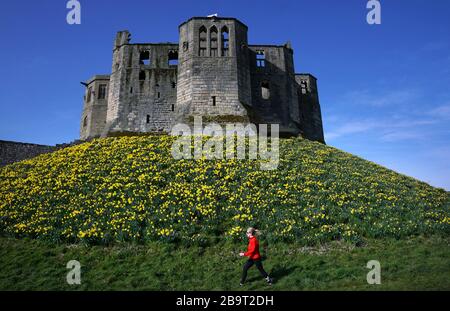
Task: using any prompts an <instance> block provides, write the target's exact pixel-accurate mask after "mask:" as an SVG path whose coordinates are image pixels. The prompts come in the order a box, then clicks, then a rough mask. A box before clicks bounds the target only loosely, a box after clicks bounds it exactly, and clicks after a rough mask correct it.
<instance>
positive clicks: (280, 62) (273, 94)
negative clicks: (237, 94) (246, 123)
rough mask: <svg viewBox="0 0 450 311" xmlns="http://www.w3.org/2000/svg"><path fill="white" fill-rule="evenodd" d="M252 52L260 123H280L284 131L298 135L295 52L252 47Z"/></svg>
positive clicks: (256, 118)
mask: <svg viewBox="0 0 450 311" xmlns="http://www.w3.org/2000/svg"><path fill="white" fill-rule="evenodd" d="M249 49H250V59H251V62H250V72H251V83H252V88H251V90H252V100H253V105H252V107H253V109H254V111H255V120H256V122H257V123H269V124H270V123H279V124H280V131H282V132H286V133H291V134H294V135H295V134H296V133H297V132H298V131H299V129H298V125H297V124H295V122H294V121H297V119H298V111H297V110H296V109H294V105H295V102H296V96H295V89H296V82H295V80H294V68H293V59H292V50H291V49H289V48H287V47H286V46H271V45H251V46H249ZM261 53H263V54H261ZM258 55H259V56H258ZM261 55H264V57H262V56H261ZM258 57H259V59H258Z"/></svg>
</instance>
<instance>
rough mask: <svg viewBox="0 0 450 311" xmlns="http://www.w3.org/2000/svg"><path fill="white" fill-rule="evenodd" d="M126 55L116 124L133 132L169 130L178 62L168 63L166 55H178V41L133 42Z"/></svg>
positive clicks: (124, 129) (174, 100)
mask: <svg viewBox="0 0 450 311" xmlns="http://www.w3.org/2000/svg"><path fill="white" fill-rule="evenodd" d="M125 54H126V55H124V60H125V61H126V63H127V66H126V69H125V74H124V75H123V76H122V79H121V81H120V83H119V87H120V89H121V94H120V106H119V109H118V112H117V118H116V122H115V126H116V127H117V128H118V129H119V130H120V131H132V132H149V131H167V130H169V129H170V127H171V124H172V121H173V116H174V109H175V104H176V90H177V65H176V63H171V64H169V54H170V55H174V56H175V57H178V56H177V54H178V44H170V43H167V44H132V45H129V46H128V47H127V51H126V53H125ZM145 55H147V57H148V60H147V59H145V60H143V59H142V57H143V56H145Z"/></svg>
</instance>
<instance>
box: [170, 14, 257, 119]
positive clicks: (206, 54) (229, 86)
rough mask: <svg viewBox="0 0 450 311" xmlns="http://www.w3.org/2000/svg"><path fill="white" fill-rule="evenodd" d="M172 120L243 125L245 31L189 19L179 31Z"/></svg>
mask: <svg viewBox="0 0 450 311" xmlns="http://www.w3.org/2000/svg"><path fill="white" fill-rule="evenodd" d="M179 34H180V41H179V63H178V85H177V86H178V87H177V104H176V108H175V113H176V120H177V121H179V122H190V121H192V119H193V116H196V115H202V116H208V121H216V122H219V123H220V122H227V121H228V122H229V121H233V122H243V123H245V122H248V113H247V107H249V106H251V83H250V72H249V68H248V64H249V60H248V48H247V26H246V25H244V24H243V23H241V22H240V21H238V20H237V19H235V18H223V17H214V16H213V17H193V18H191V19H189V20H188V21H186V22H184V23H182V24H181V25H180V26H179Z"/></svg>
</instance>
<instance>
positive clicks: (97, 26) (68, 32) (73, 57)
mask: <svg viewBox="0 0 450 311" xmlns="http://www.w3.org/2000/svg"><path fill="white" fill-rule="evenodd" d="M66 2H67V1H66V0H58V1H55V0H39V1H3V2H2V4H1V9H0V40H1V49H0V68H1V75H0V87H1V92H0V105H1V114H0V139H4V140H15V141H24V142H34V143H41V144H56V143H62V142H68V141H72V140H74V139H76V138H77V137H78V130H79V120H80V114H81V108H82V96H83V87H82V86H81V85H80V83H79V82H80V81H84V80H87V79H88V78H90V77H91V76H92V75H94V74H103V73H106V74H107V73H109V72H110V70H111V51H112V44H113V39H114V36H115V32H116V31H117V30H121V29H128V30H130V31H131V33H132V40H133V41H134V42H167V41H172V42H177V38H178V32H177V31H178V25H179V24H180V23H182V22H183V21H185V20H186V19H188V18H189V17H192V16H206V15H208V14H212V13H218V14H219V15H220V16H233V17H237V18H238V19H240V20H241V21H242V22H244V23H245V24H247V25H248V26H249V41H250V43H254V44H256V43H262V44H283V43H285V42H286V41H287V40H291V42H292V45H293V48H294V51H295V54H294V58H295V67H296V71H297V72H311V73H312V74H314V75H315V76H316V77H317V78H318V83H319V92H320V101H321V106H322V113H323V122H324V130H325V136H326V141H327V143H328V144H329V145H331V146H334V147H337V148H339V149H342V150H345V151H347V152H350V153H353V154H356V155H359V156H361V157H363V158H366V159H368V160H371V161H373V162H376V163H379V164H382V165H384V166H386V167H388V168H391V169H394V170H396V171H399V172H402V173H404V174H406V175H409V176H413V177H416V178H418V179H420V180H423V181H426V182H428V183H430V184H432V185H434V186H439V187H443V188H446V189H447V190H450V177H449V176H450V160H449V159H450V145H449V141H450V126H449V122H450V53H449V52H450V18H449V14H450V1H448V0H433V1H430V0H389V1H381V2H382V24H381V25H377V26H369V25H368V24H367V23H366V13H367V9H366V3H367V1H366V0H346V1H328V0H322V1H320V0H314V1H312V0H308V1H299V0H296V1H284V0H278V1H262V0H259V1H243V0H240V1H234V0H228V1H213V0H209V1H186V0H185V1H178V0H171V1H150V0H147V1H143V0H142V1H141V0H134V1H133V0H129V1H119V0H109V1H106V0H80V2H81V4H82V24H81V25H75V26H70V25H68V24H67V23H66V14H67V9H66Z"/></svg>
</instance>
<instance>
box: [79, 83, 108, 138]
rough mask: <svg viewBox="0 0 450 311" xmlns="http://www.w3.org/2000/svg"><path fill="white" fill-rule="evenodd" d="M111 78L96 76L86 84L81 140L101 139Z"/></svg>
mask: <svg viewBox="0 0 450 311" xmlns="http://www.w3.org/2000/svg"><path fill="white" fill-rule="evenodd" d="M108 89H109V76H106V75H104V76H94V77H93V78H92V79H91V80H89V81H88V82H87V83H86V90H85V95H84V105H83V112H82V115H81V123H80V138H81V139H87V138H92V137H99V136H100V135H101V134H102V132H103V130H104V128H105V125H106V114H107V110H108V93H109V90H108Z"/></svg>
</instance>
